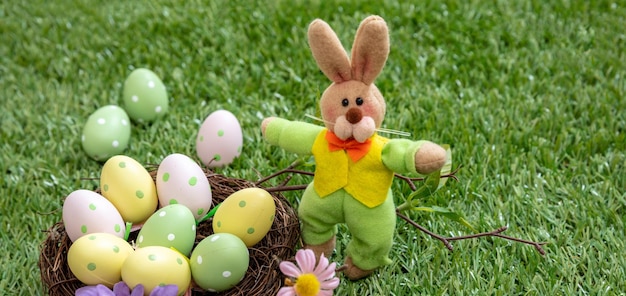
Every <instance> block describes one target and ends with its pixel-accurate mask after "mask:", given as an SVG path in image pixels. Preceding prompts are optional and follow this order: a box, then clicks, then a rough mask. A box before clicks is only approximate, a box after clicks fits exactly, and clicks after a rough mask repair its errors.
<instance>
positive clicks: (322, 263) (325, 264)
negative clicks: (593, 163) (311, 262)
mask: <svg viewBox="0 0 626 296" xmlns="http://www.w3.org/2000/svg"><path fill="white" fill-rule="evenodd" d="M326 267H328V258H326V256H324V255H323V254H322V255H320V260H319V261H318V262H317V266H316V267H315V270H314V271H313V273H314V274H316V275H318V274H320V273H321V272H322V271H323V270H324V269H326Z"/></svg>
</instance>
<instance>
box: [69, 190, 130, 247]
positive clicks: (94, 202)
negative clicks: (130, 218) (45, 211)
mask: <svg viewBox="0 0 626 296" xmlns="http://www.w3.org/2000/svg"><path fill="white" fill-rule="evenodd" d="M63 223H64V225H65V231H66V232H67V235H68V236H69V238H70V239H71V240H72V241H76V240H77V239H78V238H80V237H82V236H84V235H87V234H90V233H99V232H104V233H110V234H113V235H115V236H117V237H119V238H123V237H124V230H125V229H124V225H125V223H124V220H123V219H122V216H121V215H120V213H119V212H118V211H117V209H116V208H115V206H114V205H113V204H112V203H111V202H110V201H108V200H107V199H106V198H104V196H102V195H100V194H98V193H96V192H93V191H90V190H84V189H79V190H75V191H73V192H72V193H70V194H69V195H68V196H67V197H66V198H65V201H63Z"/></svg>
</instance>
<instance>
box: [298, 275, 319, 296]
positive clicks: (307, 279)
mask: <svg viewBox="0 0 626 296" xmlns="http://www.w3.org/2000/svg"><path fill="white" fill-rule="evenodd" d="M294 288H295V289H296V294H297V295H298V296H315V295H317V293H319V291H320V282H319V281H318V280H317V277H316V276H315V275H314V274H312V273H305V274H303V275H300V276H299V277H298V280H297V281H296V285H295V287H294Z"/></svg>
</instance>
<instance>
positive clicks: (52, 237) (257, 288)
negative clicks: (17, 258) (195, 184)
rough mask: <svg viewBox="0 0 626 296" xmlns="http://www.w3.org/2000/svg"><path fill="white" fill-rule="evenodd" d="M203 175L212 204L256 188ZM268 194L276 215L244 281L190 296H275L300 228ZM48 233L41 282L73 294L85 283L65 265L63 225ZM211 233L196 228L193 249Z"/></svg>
mask: <svg viewBox="0 0 626 296" xmlns="http://www.w3.org/2000/svg"><path fill="white" fill-rule="evenodd" d="M152 175H153V177H155V175H156V173H155V172H152ZM205 175H206V177H207V180H208V181H209V183H210V184H211V191H212V196H213V204H214V205H216V204H219V203H221V202H222V201H224V200H225V199H226V198H227V197H228V196H230V195H231V194H233V193H235V192H237V191H239V190H241V189H245V188H253V187H256V186H255V184H254V183H253V182H250V181H247V180H242V179H233V178H228V177H225V176H223V175H220V174H215V173H213V172H210V171H209V172H206V173H205ZM271 195H272V198H273V199H274V202H275V204H276V216H275V218H274V222H273V223H272V226H271V228H270V230H269V232H268V233H267V235H266V236H265V237H264V238H263V239H262V240H261V241H259V242H258V243H257V244H255V245H254V246H251V247H249V248H248V251H249V253H250V263H249V266H248V270H247V271H246V274H245V276H244V278H243V280H242V281H241V282H239V284H237V285H236V286H235V287H234V288H232V289H229V290H227V291H223V292H219V293H215V292H209V291H206V290H204V289H202V288H200V287H198V286H193V288H192V294H193V295H241V296H243V295H275V294H276V293H277V292H278V290H279V289H280V288H281V286H282V280H283V276H282V274H281V273H280V270H279V268H278V264H279V263H280V261H283V260H288V259H289V258H293V256H294V254H295V248H296V244H297V243H298V241H299V239H300V226H299V221H298V216H297V214H296V212H295V210H294V208H293V207H292V206H291V205H290V204H289V202H288V201H287V200H286V199H285V198H284V197H283V196H282V195H281V194H280V193H277V192H273V193H271ZM137 232H138V231H135V232H133V233H131V235H130V238H129V240H134V239H135V238H136V236H137ZM47 233H48V235H47V237H46V239H45V241H44V242H43V243H42V244H41V253H40V256H39V269H40V271H41V280H42V281H43V283H44V286H45V287H46V288H47V289H48V293H49V295H55V296H57V295H58V296H61V295H67V296H70V295H74V293H75V291H76V289H78V288H80V287H82V286H84V284H83V283H82V282H81V281H79V280H78V279H77V278H76V277H75V276H74V274H72V272H71V271H70V268H69V266H68V263H67V253H68V250H69V248H70V245H71V244H72V241H71V239H70V238H69V236H68V235H67V232H66V231H65V226H64V224H63V222H57V223H56V224H54V225H53V226H52V227H50V228H49V229H48V230H47ZM212 234H213V227H212V221H211V219H209V220H206V221H203V222H201V223H200V224H199V225H198V228H197V234H196V239H195V243H194V246H195V245H197V244H198V243H199V242H200V241H202V240H203V239H204V238H206V237H208V236H210V235H212Z"/></svg>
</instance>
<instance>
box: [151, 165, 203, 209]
mask: <svg viewBox="0 0 626 296" xmlns="http://www.w3.org/2000/svg"><path fill="white" fill-rule="evenodd" d="M156 189H157V195H158V197H159V204H160V205H161V207H164V206H167V205H170V204H181V205H184V206H186V207H187V208H189V209H190V210H191V212H192V213H193V216H194V217H195V219H196V220H199V219H200V218H202V217H204V216H205V215H206V214H207V213H208V211H209V209H210V208H211V205H212V204H213V203H212V198H211V197H212V196H211V185H210V184H209V181H208V180H207V178H206V176H205V174H204V171H203V170H202V168H200V166H199V165H198V164H197V163H196V162H195V161H193V160H192V159H191V158H189V157H188V156H186V155H183V154H178V153H174V154H170V155H168V156H167V157H165V158H164V159H163V161H161V164H159V168H158V169H157V177H156Z"/></svg>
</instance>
